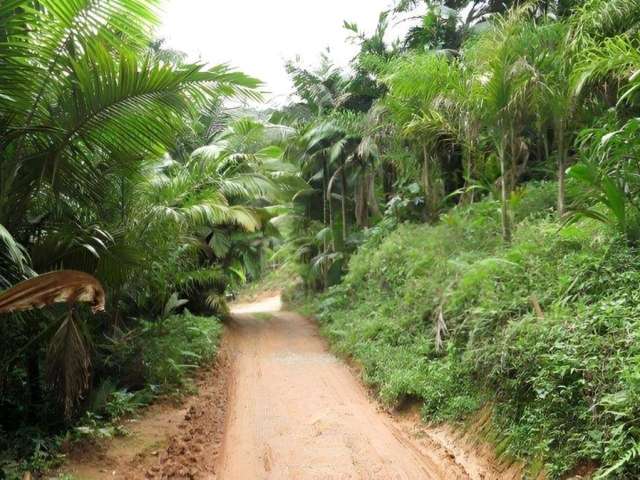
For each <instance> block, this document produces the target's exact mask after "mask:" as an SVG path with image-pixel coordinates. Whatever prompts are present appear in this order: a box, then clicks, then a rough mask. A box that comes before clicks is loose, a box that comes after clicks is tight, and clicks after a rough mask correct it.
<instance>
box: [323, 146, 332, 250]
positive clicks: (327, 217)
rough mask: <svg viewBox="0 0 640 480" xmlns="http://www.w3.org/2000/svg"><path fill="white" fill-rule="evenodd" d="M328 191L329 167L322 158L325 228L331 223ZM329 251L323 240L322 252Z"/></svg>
mask: <svg viewBox="0 0 640 480" xmlns="http://www.w3.org/2000/svg"><path fill="white" fill-rule="evenodd" d="M328 191H329V167H328V165H327V159H326V158H324V157H323V158H322V220H323V223H324V225H325V226H327V225H330V223H331V206H330V199H329V198H328V195H327V192H328ZM328 250H329V245H328V243H327V240H326V238H325V240H324V251H325V252H327V251H328Z"/></svg>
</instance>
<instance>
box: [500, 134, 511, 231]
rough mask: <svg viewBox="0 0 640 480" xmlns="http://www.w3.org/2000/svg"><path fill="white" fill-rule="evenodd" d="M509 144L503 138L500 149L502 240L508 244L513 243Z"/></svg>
mask: <svg viewBox="0 0 640 480" xmlns="http://www.w3.org/2000/svg"><path fill="white" fill-rule="evenodd" d="M507 143H509V140H508V139H507V138H506V136H505V138H503V140H502V146H501V148H500V173H501V175H502V179H501V184H502V185H501V203H502V208H501V213H502V238H503V239H504V241H505V242H506V243H511V219H510V218H509V187H510V182H509V172H508V167H507V158H506V157H507Z"/></svg>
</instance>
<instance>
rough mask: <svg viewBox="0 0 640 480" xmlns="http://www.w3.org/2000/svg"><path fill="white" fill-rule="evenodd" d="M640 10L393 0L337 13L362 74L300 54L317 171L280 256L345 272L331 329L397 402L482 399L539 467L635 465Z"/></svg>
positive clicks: (498, 427) (513, 452)
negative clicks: (405, 21)
mask: <svg viewBox="0 0 640 480" xmlns="http://www.w3.org/2000/svg"><path fill="white" fill-rule="evenodd" d="M420 5H422V9H421V10H417V13H418V15H416V12H415V11H414V10H413V9H414V8H416V7H419V6H420ZM639 6H640V5H639V4H638V3H637V2H635V1H624V0H620V1H617V0H616V1H613V2H611V1H598V0H591V1H588V2H575V3H571V2H557V3H556V2H535V1H534V2H528V3H519V2H513V3H512V2H495V3H494V2H481V1H478V2H466V1H462V2H443V3H439V2H426V13H425V10H424V7H425V5H424V2H417V1H416V2H400V3H399V4H398V6H397V8H396V9H395V10H394V11H391V12H385V13H383V14H382V15H381V17H380V23H379V26H378V29H377V30H376V32H374V34H373V35H370V36H368V35H366V34H364V33H361V32H360V31H359V29H358V27H357V25H355V24H351V23H346V24H345V27H346V28H347V29H349V30H350V31H351V32H353V39H354V41H355V42H356V43H358V44H359V46H360V52H359V54H358V55H357V56H356V58H355V59H354V60H353V63H352V71H350V72H344V71H340V70H339V69H336V68H335V67H333V66H332V65H331V63H330V61H329V59H328V58H326V57H325V58H323V62H322V64H321V66H320V67H319V68H318V69H316V70H313V69H312V70H309V69H306V68H303V67H302V66H300V65H297V64H290V65H289V71H290V72H291V74H292V78H293V79H294V83H295V85H296V88H297V92H298V96H299V97H300V99H301V101H300V102H299V103H297V104H295V105H291V106H290V107H289V108H287V109H285V110H284V111H283V112H281V115H283V116H284V118H285V119H286V120H287V121H289V122H290V124H291V125H292V126H294V127H295V128H296V131H297V134H296V135H295V136H294V137H292V140H291V142H290V145H289V148H288V150H287V155H290V156H291V157H292V158H297V159H299V162H300V165H301V173H302V175H303V177H304V178H305V179H306V180H307V182H308V183H309V187H310V188H309V189H308V190H307V191H305V192H303V193H301V194H299V195H297V196H296V197H295V198H294V202H293V208H294V210H293V213H292V214H291V215H290V217H289V221H290V222H291V225H292V226H293V227H292V228H291V232H296V233H295V234H291V235H289V236H288V237H287V243H286V245H285V247H284V248H283V249H282V250H281V251H280V255H282V257H284V258H289V259H295V262H296V264H297V265H298V270H299V272H300V275H301V277H302V280H303V285H304V286H305V287H306V289H307V291H316V290H323V289H326V288H327V287H330V286H332V285H333V287H331V288H330V289H329V291H328V292H327V293H325V294H323V295H321V296H320V298H319V299H317V300H315V301H312V304H313V310H314V311H315V312H316V313H317V314H318V318H319V319H320V322H321V324H322V325H323V330H324V332H325V333H326V334H327V335H328V336H329V338H330V339H331V340H332V341H333V344H334V345H335V347H336V348H337V349H338V350H339V351H341V352H343V353H344V354H346V355H350V356H353V357H355V358H356V359H357V360H358V361H359V362H360V363H361V364H362V366H363V373H364V376H365V379H366V380H367V381H368V382H369V383H371V384H372V385H373V386H375V387H376V388H377V390H378V392H379V394H380V396H381V398H382V399H383V400H384V401H385V402H388V403H389V404H399V403H401V402H403V401H404V400H406V399H417V400H419V401H420V402H421V404H422V405H423V413H424V417H425V419H427V420H430V421H441V420H455V421H462V420H465V419H469V420H470V421H473V419H474V418H478V416H477V415H478V412H482V414H483V415H485V414H486V413H487V412H489V414H490V416H491V419H492V420H491V423H490V426H486V425H485V427H483V432H482V433H484V434H485V435H486V437H487V438H489V439H490V440H492V441H493V442H494V443H495V444H496V445H497V447H498V451H499V452H500V453H504V454H506V455H508V456H510V457H516V458H520V459H523V460H525V461H526V463H527V465H528V473H529V474H530V475H531V476H535V475H536V474H537V473H538V472H540V471H541V470H546V471H547V473H548V475H549V476H550V477H551V478H560V477H563V476H565V475H567V474H570V473H571V472H572V471H575V469H576V468H585V467H586V468H587V470H589V469H590V468H591V469H593V470H595V471H597V472H596V476H597V477H598V478H637V476H638V475H639V474H640V450H639V449H638V446H637V445H638V441H639V440H640V438H638V425H637V414H638V411H637V407H636V403H637V378H636V374H635V373H634V372H636V370H637V365H636V364H637V348H636V345H635V344H636V341H635V339H636V337H637V332H638V327H639V325H638V312H637V305H638V304H637V300H638V299H637V294H636V292H635V285H636V280H635V279H636V276H637V266H636V264H637V261H638V259H639V257H638V251H637V248H638V240H639V237H638V234H639V233H638V232H639V231H640V230H638V228H639V224H638V219H639V217H638V207H637V199H638V197H637V188H638V186H639V184H638V180H637V179H638V175H637V173H638V166H637V158H638V145H639V144H638V140H637V138H638V137H637V134H638V126H639V124H638V118H637V117H638V113H639V112H640V109H639V107H640V102H639V98H638V94H639V93H640V90H639V86H640V83H638V81H639V80H640V75H639V72H640V57H639V56H638V52H639V51H640V50H639V47H640V36H639V28H638V27H639V25H640V24H639V23H638V21H639V20H640V13H639V12H640V9H639V8H638V7H639ZM406 11H411V12H414V13H412V15H411V18H416V16H417V17H419V18H420V22H419V23H418V24H416V25H415V27H414V28H412V29H411V30H410V32H409V34H408V36H407V37H406V38H405V40H404V41H403V42H400V43H397V44H392V45H389V44H387V43H385V39H386V38H387V37H386V36H385V30H386V29H387V28H388V25H389V24H390V23H391V22H394V21H395V20H396V19H397V18H398V15H402V13H403V12H406ZM300 232H304V234H302V235H301V234H300Z"/></svg>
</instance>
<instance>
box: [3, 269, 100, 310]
mask: <svg viewBox="0 0 640 480" xmlns="http://www.w3.org/2000/svg"><path fill="white" fill-rule="evenodd" d="M65 302H66V303H69V304H73V303H75V302H87V303H89V304H91V309H92V311H93V313H96V312H99V311H103V310H104V302H105V294H104V289H103V288H102V285H101V284H100V282H99V281H98V280H96V278H95V277H93V276H91V275H89V274H88V273H84V272H77V271H74V270H61V271H58V272H49V273H45V274H43V275H39V276H37V277H34V278H30V279H29V280H25V281H24V282H20V283H19V284H17V285H15V286H14V287H12V288H10V289H9V290H6V291H5V292H3V293H2V294H0V313H10V312H16V311H23V310H32V309H34V308H42V307H45V306H48V305H51V304H54V303H65Z"/></svg>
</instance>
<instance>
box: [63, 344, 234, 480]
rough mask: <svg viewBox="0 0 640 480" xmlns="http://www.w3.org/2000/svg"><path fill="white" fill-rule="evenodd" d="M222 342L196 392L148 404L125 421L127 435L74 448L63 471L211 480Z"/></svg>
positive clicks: (80, 479)
mask: <svg viewBox="0 0 640 480" xmlns="http://www.w3.org/2000/svg"><path fill="white" fill-rule="evenodd" d="M228 358H229V357H228V354H227V346H226V344H224V343H223V346H222V348H221V350H220V354H219V355H218V359H217V361H216V362H215V364H214V365H213V366H212V367H210V368H209V369H207V370H206V371H203V372H202V373H201V377H200V379H199V381H198V385H199V388H198V392H199V393H198V395H196V396H194V397H191V398H189V399H187V400H186V401H185V402H183V403H182V404H181V405H179V406H176V405H171V404H168V403H167V404H161V405H154V406H152V407H151V408H149V409H148V410H147V411H146V412H145V413H144V414H143V416H142V417H141V418H140V419H138V420H131V421H129V422H127V423H125V425H124V426H125V428H126V429H127V430H128V431H129V432H130V435H128V436H126V437H124V438H114V439H112V440H109V441H107V442H105V443H103V444H101V445H98V446H96V445H87V446H85V447H84V448H83V447H82V446H79V447H78V446H76V447H74V448H73V450H72V451H71V452H70V454H69V461H68V462H67V464H66V465H65V467H64V469H63V470H62V471H63V472H64V473H69V474H72V475H73V478H74V480H76V479H77V480H106V479H111V480H113V479H127V480H138V479H140V480H142V479H144V480H156V479H158V480H159V479H198V480H200V479H201V480H209V479H215V478H216V476H215V463H216V460H217V457H218V453H219V451H220V447H221V443H222V438H223V434H224V419H225V417H226V402H227V398H228V392H227V388H228V380H229V376H228V373H229V360H228Z"/></svg>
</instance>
